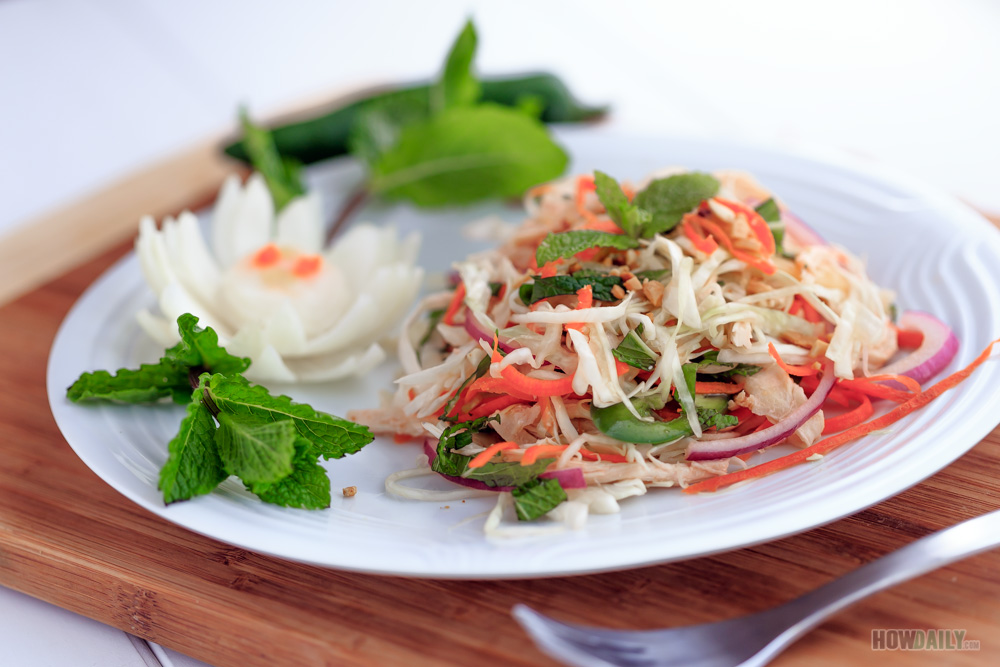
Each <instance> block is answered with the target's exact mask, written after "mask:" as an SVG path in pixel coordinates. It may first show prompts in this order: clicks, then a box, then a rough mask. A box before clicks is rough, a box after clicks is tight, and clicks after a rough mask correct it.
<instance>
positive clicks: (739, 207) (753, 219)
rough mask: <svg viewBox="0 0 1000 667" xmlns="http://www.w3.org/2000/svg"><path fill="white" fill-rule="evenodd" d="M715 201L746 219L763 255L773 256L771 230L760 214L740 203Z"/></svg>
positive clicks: (723, 200) (727, 200)
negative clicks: (761, 248) (762, 249)
mask: <svg viewBox="0 0 1000 667" xmlns="http://www.w3.org/2000/svg"><path fill="white" fill-rule="evenodd" d="M715 201H716V202H718V203H719V204H722V205H723V206H725V207H726V208H728V209H729V210H730V211H732V212H733V213H742V214H743V215H744V216H745V217H746V219H747V223H748V224H749V225H750V229H751V230H752V231H753V234H754V236H756V237H757V240H758V241H760V244H761V245H762V246H764V253H763V254H764V255H765V256H770V255H773V254H774V251H775V246H774V234H772V233H771V228H770V227H769V226H768V225H767V221H766V220H764V218H763V217H762V216H761V214H760V213H758V212H757V211H755V210H753V209H752V208H750V207H749V206H747V205H746V204H743V203H741V202H735V201H730V200H729V199H719V198H718V197H716V198H715Z"/></svg>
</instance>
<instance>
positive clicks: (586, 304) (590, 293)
mask: <svg viewBox="0 0 1000 667" xmlns="http://www.w3.org/2000/svg"><path fill="white" fill-rule="evenodd" d="M576 299H577V302H576V309H577V310H584V309H585V308H592V307H593V306H594V288H593V287H591V286H590V285H584V286H583V287H581V288H580V289H578V290H577V291H576ZM584 324H585V323H584V322H570V323H568V324H566V325H565V327H566V328H567V329H576V330H577V331H582V330H583V326H584Z"/></svg>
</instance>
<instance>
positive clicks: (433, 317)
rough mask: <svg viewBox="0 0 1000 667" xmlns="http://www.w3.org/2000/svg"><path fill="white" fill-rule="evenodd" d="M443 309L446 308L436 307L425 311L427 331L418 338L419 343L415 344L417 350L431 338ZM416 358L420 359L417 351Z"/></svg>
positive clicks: (442, 315) (442, 314)
mask: <svg viewBox="0 0 1000 667" xmlns="http://www.w3.org/2000/svg"><path fill="white" fill-rule="evenodd" d="M445 310H446V309H445V308H437V309H435V310H432V311H430V312H429V313H427V316H428V322H427V333H425V334H424V335H423V337H422V338H421V339H420V343H419V344H418V345H417V349H418V350H419V349H420V348H422V347H423V346H424V345H426V344H427V341H429V340H430V339H431V336H433V335H434V331H435V330H437V325H438V323H440V322H441V318H442V317H444V311H445ZM417 359H418V360H419V359H420V356H419V353H418V355H417Z"/></svg>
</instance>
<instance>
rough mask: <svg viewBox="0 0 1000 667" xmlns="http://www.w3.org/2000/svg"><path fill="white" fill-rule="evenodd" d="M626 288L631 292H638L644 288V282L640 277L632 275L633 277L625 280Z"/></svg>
mask: <svg viewBox="0 0 1000 667" xmlns="http://www.w3.org/2000/svg"><path fill="white" fill-rule="evenodd" d="M625 289H627V290H628V291H629V292H636V291H638V290H641V289H642V283H641V282H639V279H638V278H636V277H635V276H632V277H631V278H629V279H628V280H626V281H625Z"/></svg>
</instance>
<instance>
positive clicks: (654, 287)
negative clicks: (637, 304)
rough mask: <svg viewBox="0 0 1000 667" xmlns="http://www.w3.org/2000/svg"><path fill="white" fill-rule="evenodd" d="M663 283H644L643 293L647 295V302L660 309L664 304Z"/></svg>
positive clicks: (652, 281) (655, 281) (647, 281)
mask: <svg viewBox="0 0 1000 667" xmlns="http://www.w3.org/2000/svg"><path fill="white" fill-rule="evenodd" d="M663 290H664V287H663V283H661V282H660V281H658V280H645V281H643V283H642V293H643V294H645V295H646V300H647V301H649V303H651V304H652V305H653V306H654V307H656V308H659V307H660V304H662V303H663Z"/></svg>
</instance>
